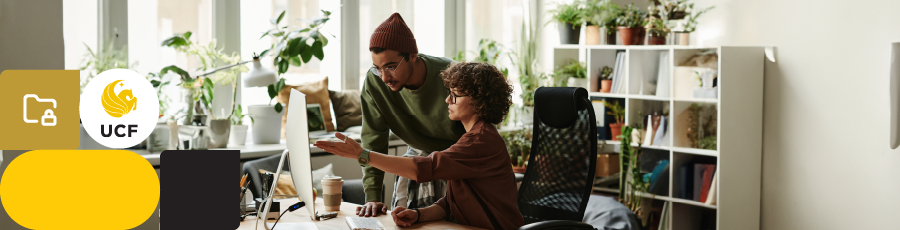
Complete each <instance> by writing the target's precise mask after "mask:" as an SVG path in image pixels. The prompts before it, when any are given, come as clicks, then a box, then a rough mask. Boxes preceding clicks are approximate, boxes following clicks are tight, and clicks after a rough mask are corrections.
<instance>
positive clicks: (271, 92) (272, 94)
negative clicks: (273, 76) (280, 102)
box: [268, 82, 278, 100]
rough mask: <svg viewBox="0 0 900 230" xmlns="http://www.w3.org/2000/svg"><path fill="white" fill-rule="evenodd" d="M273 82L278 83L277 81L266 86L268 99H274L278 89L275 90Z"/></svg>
mask: <svg viewBox="0 0 900 230" xmlns="http://www.w3.org/2000/svg"><path fill="white" fill-rule="evenodd" d="M275 84H278V83H277V82H276V83H272V84H271V85H269V87H268V88H269V100H272V99H275V96H278V91H275Z"/></svg>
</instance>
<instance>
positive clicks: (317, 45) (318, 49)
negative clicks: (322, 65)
mask: <svg viewBox="0 0 900 230" xmlns="http://www.w3.org/2000/svg"><path fill="white" fill-rule="evenodd" d="M312 51H313V55H314V56H316V58H318V59H319V60H322V59H323V58H325V52H324V51H323V50H322V43H321V42H319V41H316V42H313V45H312Z"/></svg>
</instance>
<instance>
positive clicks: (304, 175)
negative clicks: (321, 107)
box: [285, 89, 316, 216]
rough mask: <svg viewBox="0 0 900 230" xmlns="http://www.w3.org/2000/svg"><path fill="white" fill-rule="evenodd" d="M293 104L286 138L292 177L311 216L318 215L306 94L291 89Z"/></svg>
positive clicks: (290, 107) (288, 119) (288, 111)
mask: <svg viewBox="0 0 900 230" xmlns="http://www.w3.org/2000/svg"><path fill="white" fill-rule="evenodd" d="M290 102H291V105H290V106H288V110H287V115H288V117H287V124H286V126H285V129H286V130H287V133H286V134H285V140H286V142H287V148H288V154H289V155H288V156H289V157H288V158H289V159H290V164H291V178H292V179H293V180H294V181H293V182H294V187H295V188H297V194H298V195H300V199H301V200H303V201H304V202H306V210H307V211H309V215H310V216H315V215H316V205H315V203H314V202H313V199H315V195H314V194H313V180H312V166H311V165H310V160H309V157H310V156H309V148H310V147H309V124H307V122H308V121H309V120H308V119H307V114H306V95H305V94H303V93H301V92H300V91H297V90H296V89H291V96H290Z"/></svg>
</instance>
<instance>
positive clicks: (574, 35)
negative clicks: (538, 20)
mask: <svg viewBox="0 0 900 230" xmlns="http://www.w3.org/2000/svg"><path fill="white" fill-rule="evenodd" d="M557 27H559V43H560V44H578V39H579V38H580V37H581V25H577V26H573V25H572V23H563V22H560V23H559V24H558V26H557Z"/></svg>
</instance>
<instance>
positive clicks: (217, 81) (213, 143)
mask: <svg viewBox="0 0 900 230" xmlns="http://www.w3.org/2000/svg"><path fill="white" fill-rule="evenodd" d="M190 37H191V32H186V33H184V34H181V35H176V36H173V37H171V38H168V39H166V40H164V41H163V43H162V45H163V46H166V47H171V48H174V49H175V50H176V51H178V52H181V53H184V54H187V55H188V56H189V57H197V58H199V59H200V63H201V66H199V67H198V68H197V71H200V72H201V74H198V75H196V76H195V77H191V75H190V74H189V73H188V72H187V71H185V70H184V69H182V68H180V67H177V66H174V65H172V66H167V67H164V68H163V69H162V70H160V75H161V76H162V75H165V74H166V73H168V72H169V71H173V72H175V73H177V74H178V75H180V76H181V78H182V82H181V86H182V87H183V88H184V92H185V102H188V106H187V108H188V110H187V116H186V117H185V118H186V119H185V120H184V122H183V124H184V125H190V124H191V121H193V120H194V119H195V118H196V117H195V116H194V114H197V115H205V117H207V118H208V119H209V120H208V121H203V122H205V124H207V125H208V126H209V134H210V145H209V147H210V148H224V147H226V146H227V145H228V137H229V135H230V134H231V114H232V113H233V110H234V106H235V103H234V102H235V100H236V98H235V97H236V96H237V82H236V81H237V79H238V77H239V76H240V74H241V73H242V72H247V67H246V66H244V65H239V63H240V62H241V58H240V55H238V54H237V53H236V52H235V53H233V54H231V55H229V54H225V52H224V51H223V50H222V49H218V48H216V47H217V46H216V42H215V41H212V42H210V43H209V44H207V45H200V44H196V43H194V42H192V41H191V40H190ZM217 86H226V87H230V88H231V92H232V93H231V94H232V95H231V96H232V97H231V99H232V100H231V103H230V104H229V105H227V107H225V108H221V109H219V110H217V111H213V110H214V109H213V106H212V105H213V99H214V97H215V93H214V91H215V88H216V87H217Z"/></svg>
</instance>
